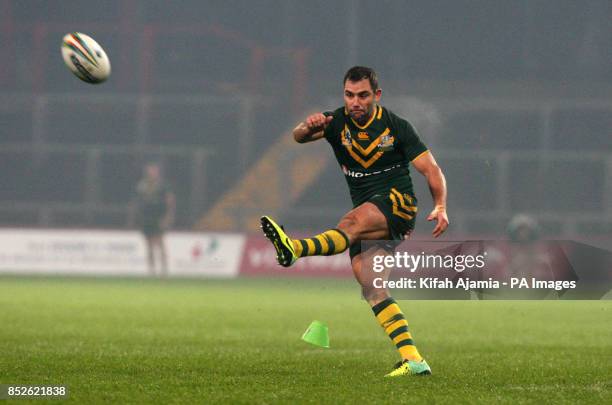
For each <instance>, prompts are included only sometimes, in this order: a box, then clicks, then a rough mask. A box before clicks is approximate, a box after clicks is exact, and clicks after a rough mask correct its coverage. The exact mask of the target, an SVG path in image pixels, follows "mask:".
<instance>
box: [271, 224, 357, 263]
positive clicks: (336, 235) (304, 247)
mask: <svg viewBox="0 0 612 405" xmlns="http://www.w3.org/2000/svg"><path fill="white" fill-rule="evenodd" d="M261 228H262V230H263V232H264V234H265V235H266V237H267V238H268V239H270V241H271V242H272V244H273V245H274V248H275V249H276V259H277V260H278V263H279V264H280V265H281V266H284V267H289V266H291V265H292V264H293V263H295V261H296V260H297V259H298V258H300V257H304V256H315V255H317V256H331V255H335V254H338V253H342V252H344V251H345V250H346V249H347V248H348V247H349V238H348V237H347V235H346V234H345V233H344V232H343V231H342V230H340V229H329V230H327V231H325V232H323V233H320V234H318V235H315V236H313V237H312V238H307V239H291V238H290V237H289V236H287V234H286V233H285V230H284V229H283V227H282V226H280V225H278V224H277V223H276V222H274V220H273V219H272V218H270V217H268V216H263V217H261Z"/></svg>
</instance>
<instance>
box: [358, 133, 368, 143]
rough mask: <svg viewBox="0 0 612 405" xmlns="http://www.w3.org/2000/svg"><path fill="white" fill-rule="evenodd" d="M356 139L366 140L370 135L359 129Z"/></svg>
mask: <svg viewBox="0 0 612 405" xmlns="http://www.w3.org/2000/svg"><path fill="white" fill-rule="evenodd" d="M357 139H360V140H362V141H367V140H368V139H370V137H369V136H368V133H367V132H364V131H360V132H358V133H357Z"/></svg>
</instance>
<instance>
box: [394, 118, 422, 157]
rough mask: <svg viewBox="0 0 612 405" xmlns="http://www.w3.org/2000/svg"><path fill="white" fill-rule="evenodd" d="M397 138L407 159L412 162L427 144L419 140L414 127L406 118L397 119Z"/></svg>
mask: <svg viewBox="0 0 612 405" xmlns="http://www.w3.org/2000/svg"><path fill="white" fill-rule="evenodd" d="M398 121H399V122H398V127H399V128H398V133H397V134H398V138H399V141H400V148H401V150H402V152H403V153H404V156H406V159H408V161H410V162H412V161H413V160H414V159H415V158H417V157H418V156H419V155H420V154H422V153H423V152H425V151H427V146H425V144H424V143H423V141H421V138H419V135H418V134H417V132H416V130H415V129H414V127H413V126H412V125H411V124H410V123H409V122H408V121H406V120H403V119H399V120H398Z"/></svg>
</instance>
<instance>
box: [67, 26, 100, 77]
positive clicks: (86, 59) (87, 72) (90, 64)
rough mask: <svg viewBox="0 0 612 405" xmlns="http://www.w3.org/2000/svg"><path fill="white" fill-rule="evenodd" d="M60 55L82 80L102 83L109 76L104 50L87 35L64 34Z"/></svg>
mask: <svg viewBox="0 0 612 405" xmlns="http://www.w3.org/2000/svg"><path fill="white" fill-rule="evenodd" d="M62 57H63V58H64V63H66V66H68V69H70V71H71V72H72V73H74V75H75V76H76V77H78V78H79V79H81V80H83V81H84V82H87V83H91V84H97V83H102V82H103V81H105V80H106V79H108V76H110V73H111V65H110V61H109V60H108V56H106V52H104V49H102V47H101V46H100V44H98V43H97V42H96V41H94V39H93V38H91V37H90V36H89V35H85V34H82V33H80V32H72V33H70V34H66V35H65V36H64V39H63V40H62Z"/></svg>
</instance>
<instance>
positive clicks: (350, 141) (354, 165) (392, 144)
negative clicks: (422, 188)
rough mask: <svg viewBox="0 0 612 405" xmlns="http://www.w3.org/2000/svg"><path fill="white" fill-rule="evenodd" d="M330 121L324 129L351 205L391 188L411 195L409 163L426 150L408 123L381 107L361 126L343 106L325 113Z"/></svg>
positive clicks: (385, 192) (386, 192) (382, 193)
mask: <svg viewBox="0 0 612 405" xmlns="http://www.w3.org/2000/svg"><path fill="white" fill-rule="evenodd" d="M324 114H325V115H327V116H330V115H331V116H333V117H334V118H333V120H332V121H331V122H330V124H329V125H328V126H327V128H325V138H326V139H327V141H328V142H329V143H330V144H331V146H332V148H333V150H334V154H335V155H336V159H337V160H338V163H339V164H340V167H341V168H342V171H343V172H344V176H345V178H346V181H347V183H348V186H349V190H350V193H351V199H352V201H353V205H354V206H358V205H360V204H363V203H364V202H366V201H368V200H369V199H370V198H372V197H374V196H375V195H385V194H388V193H389V190H390V189H391V188H396V189H399V190H400V191H401V192H403V193H407V194H410V195H412V196H414V192H413V188H412V180H411V178H410V171H409V165H410V162H411V161H412V160H414V159H416V158H417V157H419V156H420V155H421V154H423V153H425V152H426V151H427V147H426V146H425V145H424V144H423V142H421V140H420V139H419V136H418V135H417V133H416V131H415V129H414V128H413V127H412V125H410V123H409V122H408V121H406V120H404V119H402V118H400V117H398V116H397V115H395V114H394V113H392V112H391V111H389V110H388V109H386V108H384V107H382V106H379V105H377V106H375V110H374V114H373V115H372V117H371V118H370V120H369V121H368V122H367V123H365V125H359V124H358V123H357V122H355V121H354V120H353V119H352V118H351V116H350V115H349V114H348V112H347V111H346V109H345V108H344V107H341V108H338V109H337V110H334V111H330V112H325V113H324Z"/></svg>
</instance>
